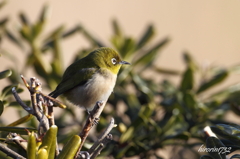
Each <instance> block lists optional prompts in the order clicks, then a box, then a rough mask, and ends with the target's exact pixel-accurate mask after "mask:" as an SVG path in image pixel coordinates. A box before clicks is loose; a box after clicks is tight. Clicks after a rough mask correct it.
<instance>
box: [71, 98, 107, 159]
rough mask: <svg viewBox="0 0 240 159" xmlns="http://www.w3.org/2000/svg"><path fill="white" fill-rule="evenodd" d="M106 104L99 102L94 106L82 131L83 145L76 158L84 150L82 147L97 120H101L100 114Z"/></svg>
mask: <svg viewBox="0 0 240 159" xmlns="http://www.w3.org/2000/svg"><path fill="white" fill-rule="evenodd" d="M105 103H106V102H104V101H98V102H97V103H96V105H95V106H94V108H93V110H92V111H91V112H90V114H89V115H88V117H87V121H86V123H85V125H84V127H83V129H82V131H81V133H80V134H79V136H80V137H81V140H82V142H81V144H80V146H79V149H78V152H77V153H76V155H75V158H77V156H78V154H79V152H80V151H81V149H82V146H83V144H84V142H85V140H86V138H87V136H88V134H89V132H90V130H91V128H92V127H93V125H95V123H96V120H97V119H99V116H100V114H101V113H102V111H103V109H104V106H105Z"/></svg>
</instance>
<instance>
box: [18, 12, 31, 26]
mask: <svg viewBox="0 0 240 159" xmlns="http://www.w3.org/2000/svg"><path fill="white" fill-rule="evenodd" d="M19 18H20V20H21V22H22V24H23V25H27V26H29V25H30V23H29V20H28V18H27V16H26V15H25V14H24V13H23V12H21V13H20V14H19Z"/></svg>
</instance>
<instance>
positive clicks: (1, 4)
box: [0, 0, 7, 9]
mask: <svg viewBox="0 0 240 159" xmlns="http://www.w3.org/2000/svg"><path fill="white" fill-rule="evenodd" d="M6 4H7V0H4V1H2V2H0V9H2V8H3V6H5V5H6Z"/></svg>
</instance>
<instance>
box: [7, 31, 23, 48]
mask: <svg viewBox="0 0 240 159" xmlns="http://www.w3.org/2000/svg"><path fill="white" fill-rule="evenodd" d="M5 31H6V35H7V37H8V39H9V40H10V41H11V42H13V43H14V44H16V45H17V46H18V47H19V48H20V49H23V44H22V41H21V40H20V39H18V38H17V37H16V36H15V35H14V34H13V33H11V32H10V31H9V30H7V29H6V30H5Z"/></svg>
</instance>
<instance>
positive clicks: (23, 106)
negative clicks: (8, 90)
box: [12, 87, 33, 114]
mask: <svg viewBox="0 0 240 159" xmlns="http://www.w3.org/2000/svg"><path fill="white" fill-rule="evenodd" d="M12 93H13V96H14V98H15V99H16V101H17V102H18V103H19V104H20V105H21V106H22V108H23V109H24V110H26V111H27V112H28V113H29V114H33V109H32V108H31V107H29V106H27V105H26V104H25V103H24V102H23V101H22V100H21V98H20V97H19V95H18V93H17V91H16V88H15V87H13V88H12Z"/></svg>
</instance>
